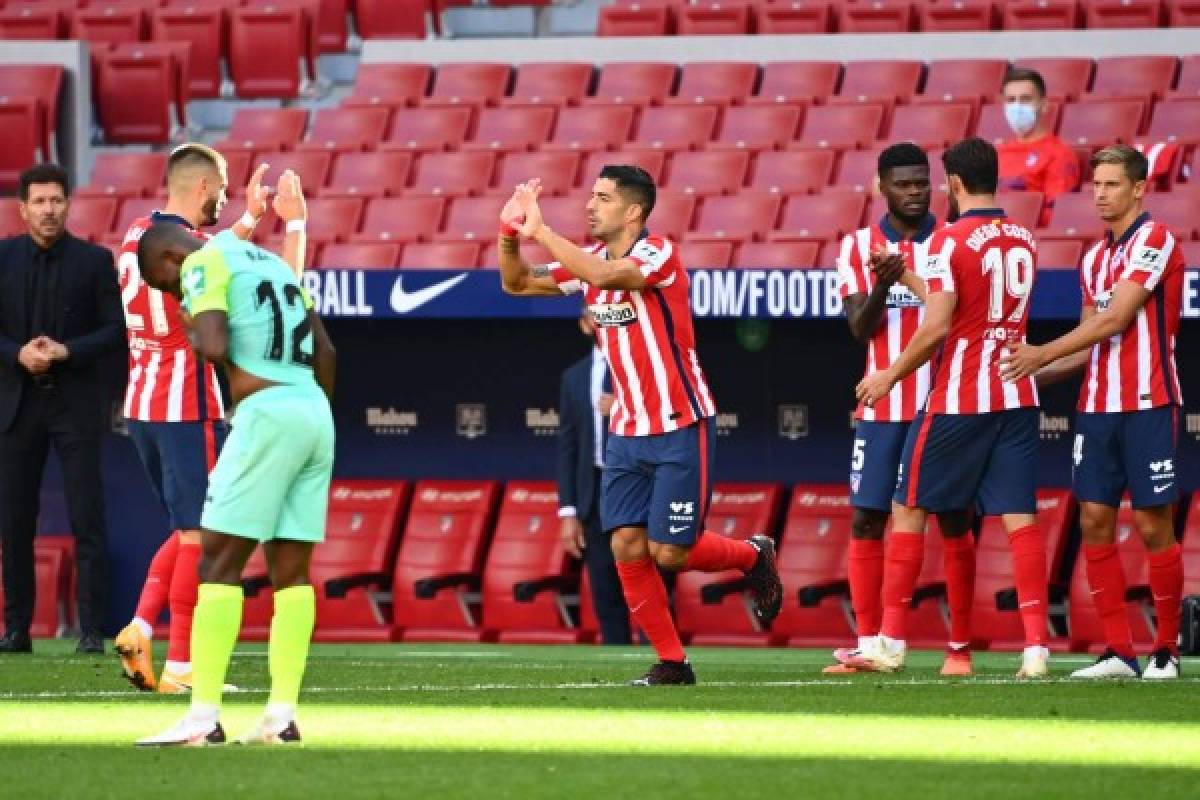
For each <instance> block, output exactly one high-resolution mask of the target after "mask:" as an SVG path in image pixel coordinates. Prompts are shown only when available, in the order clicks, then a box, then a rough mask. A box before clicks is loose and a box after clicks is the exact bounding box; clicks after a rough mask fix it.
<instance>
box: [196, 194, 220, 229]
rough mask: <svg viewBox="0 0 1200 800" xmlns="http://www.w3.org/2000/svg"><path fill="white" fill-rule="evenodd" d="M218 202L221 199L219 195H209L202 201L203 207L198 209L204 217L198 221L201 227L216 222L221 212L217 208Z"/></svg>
mask: <svg viewBox="0 0 1200 800" xmlns="http://www.w3.org/2000/svg"><path fill="white" fill-rule="evenodd" d="M220 202H221V199H220V198H219V197H210V198H208V199H207V200H206V201H204V207H203V208H201V209H200V213H201V214H203V215H204V218H203V219H202V220H201V222H200V224H201V225H202V226H203V227H208V226H210V225H216V224H217V218H218V217H219V216H220V214H221V211H220V208H219V204H220Z"/></svg>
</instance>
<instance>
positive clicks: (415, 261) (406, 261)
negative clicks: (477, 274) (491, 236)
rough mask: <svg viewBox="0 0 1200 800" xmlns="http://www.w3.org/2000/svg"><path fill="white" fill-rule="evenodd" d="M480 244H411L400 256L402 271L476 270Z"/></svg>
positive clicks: (406, 246) (446, 242)
mask: <svg viewBox="0 0 1200 800" xmlns="http://www.w3.org/2000/svg"><path fill="white" fill-rule="evenodd" d="M478 260H479V242H451V241H444V242H410V243H409V244H406V245H404V250H403V251H402V252H401V254H400V267H401V268H402V269H474V268H475V262H476V261H478Z"/></svg>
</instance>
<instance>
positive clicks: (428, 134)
mask: <svg viewBox="0 0 1200 800" xmlns="http://www.w3.org/2000/svg"><path fill="white" fill-rule="evenodd" d="M471 114H472V112H471V109H470V108H469V107H465V106H458V107H453V108H414V109H411V110H407V109H406V110H405V111H404V113H402V114H396V115H394V116H393V117H392V125H391V128H390V129H389V130H388V135H387V139H386V140H385V141H384V142H383V145H382V146H383V148H384V149H389V150H416V151H430V150H448V149H454V148H457V147H458V146H459V145H461V144H462V142H463V140H464V139H465V138H466V137H467V129H468V128H470V126H471Z"/></svg>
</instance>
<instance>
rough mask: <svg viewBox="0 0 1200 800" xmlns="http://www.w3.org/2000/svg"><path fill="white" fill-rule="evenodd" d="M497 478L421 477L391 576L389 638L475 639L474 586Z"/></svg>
mask: <svg viewBox="0 0 1200 800" xmlns="http://www.w3.org/2000/svg"><path fill="white" fill-rule="evenodd" d="M499 497H500V485H499V484H498V483H497V482H495V481H420V482H419V483H417V485H416V487H414V489H413V500H412V505H411V508H410V510H409V514H408V522H407V524H406V525H405V526H404V534H403V537H402V539H401V543H400V552H399V555H398V556H397V558H396V568H395V571H394V573H393V577H392V603H393V609H394V610H393V629H392V632H393V638H395V639H399V640H402V641H431V640H432V641H438V640H450V641H479V640H480V639H481V638H482V636H483V629H482V628H481V627H480V618H479V611H478V609H479V600H478V596H479V588H480V578H481V573H482V570H483V564H484V554H485V552H486V548H487V541H488V535H489V534H490V532H491V525H492V520H493V519H494V517H495V511H496V504H497V501H498V500H499Z"/></svg>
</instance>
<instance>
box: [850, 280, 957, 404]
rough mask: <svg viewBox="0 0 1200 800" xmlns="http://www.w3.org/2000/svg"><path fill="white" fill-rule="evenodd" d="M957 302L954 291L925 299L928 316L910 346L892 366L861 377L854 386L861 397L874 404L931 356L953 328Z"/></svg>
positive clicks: (860, 399)
mask: <svg viewBox="0 0 1200 800" xmlns="http://www.w3.org/2000/svg"><path fill="white" fill-rule="evenodd" d="M957 305H958V296H957V295H956V294H955V293H954V292H944V291H938V292H933V293H931V294H930V295H929V296H928V298H927V299H926V301H925V318H924V319H923V320H921V324H920V326H918V327H917V331H916V333H914V334H913V337H912V339H910V340H909V342H908V347H906V348H904V352H903V353H901V354H900V356H899V358H897V359H896V360H895V362H893V364H892V366H890V367H889V368H887V369H885V370H883V371H882V372H875V373H872V374H870V375H868V376H866V377H865V378H863V379H862V382H861V383H859V384H858V387H857V389H856V390H855V395H856V396H857V397H858V399H859V401H861V402H862V403H863V404H865V405H868V406H872V405H874V404H875V403H876V402H877V401H878V400H880V399H881V398H883V397H886V396H887V394H888V392H890V391H892V387H893V386H895V385H896V384H897V383H899V382H900V381H902V380H904V379H905V378H907V377H908V376H909V375H911V374H912V373H913V372H914V371H915V370H917V369H918V368H919V367H920V366H921V365H922V364H924V363H925V362H927V361H928V360H929V359H930V358H932V357H933V354H934V353H936V352H937V350H938V348H939V347H941V346H942V342H944V341H945V340H946V335H947V334H948V333H949V332H950V322H951V320H952V319H953V317H954V309H955V307H956V306H957Z"/></svg>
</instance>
